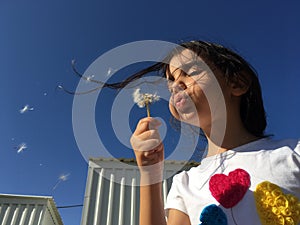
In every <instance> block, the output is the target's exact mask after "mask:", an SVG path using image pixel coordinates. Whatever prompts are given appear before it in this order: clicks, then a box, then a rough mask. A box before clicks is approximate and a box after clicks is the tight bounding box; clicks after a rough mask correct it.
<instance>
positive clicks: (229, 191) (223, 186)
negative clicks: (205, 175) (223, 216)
mask: <svg viewBox="0 0 300 225" xmlns="http://www.w3.org/2000/svg"><path fill="white" fill-rule="evenodd" d="M249 187H250V175H249V174H248V173H247V172H246V171H245V170H243V169H236V170H234V171H232V172H230V173H229V174H228V176H226V175H225V174H215V175H213V176H212V177H211V178H210V180H209V190H210V192H211V194H212V196H213V197H214V198H215V199H216V200H217V201H218V202H219V203H220V204H221V205H222V206H223V207H224V208H232V207H233V206H235V205H236V204H237V203H238V202H239V201H240V200H241V199H242V198H243V197H244V195H245V193H246V191H247V190H248V188H249Z"/></svg>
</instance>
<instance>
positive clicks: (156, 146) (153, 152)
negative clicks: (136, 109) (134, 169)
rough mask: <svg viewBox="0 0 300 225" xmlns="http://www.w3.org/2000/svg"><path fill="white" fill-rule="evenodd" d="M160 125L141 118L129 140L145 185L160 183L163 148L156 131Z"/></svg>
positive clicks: (151, 120) (154, 121) (152, 120)
mask: <svg viewBox="0 0 300 225" xmlns="http://www.w3.org/2000/svg"><path fill="white" fill-rule="evenodd" d="M160 125H161V123H160V122H159V121H158V120H157V119H154V118H151V117H146V118H143V119H141V120H140V121H139V123H138V125H137V127H136V129H135V131H134V133H133V135H132V136H131V139H130V143H131V146H132V148H133V150H134V154H135V157H136V161H137V165H138V167H139V169H140V172H141V177H142V178H143V179H144V182H142V183H145V185H146V184H153V183H157V182H160V181H162V173H163V160H164V147H163V144H162V141H161V138H160V135H159V132H158V129H157V128H158V127H159V126H160Z"/></svg>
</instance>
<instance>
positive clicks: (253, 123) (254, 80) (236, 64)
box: [181, 41, 267, 137]
mask: <svg viewBox="0 0 300 225" xmlns="http://www.w3.org/2000/svg"><path fill="white" fill-rule="evenodd" d="M181 46H182V47H185V48H187V49H190V50H192V51H193V52H195V53H196V54H197V55H198V56H199V57H200V58H202V59H203V60H204V61H205V63H206V64H207V65H208V66H209V67H210V68H211V70H214V69H217V70H218V71H220V74H221V75H222V76H224V78H225V80H226V82H227V83H235V84H237V85H245V86H247V87H248V90H247V92H246V93H245V94H243V95H242V97H241V103H240V116H241V119H242V122H243V124H244V126H245V128H246V129H247V130H248V131H249V132H250V133H251V134H253V135H255V136H257V137H264V136H265V134H264V130H265V128H266V126H267V121H266V113H265V109H264V105H263V99H262V93H261V87H260V83H259V80H258V76H257V73H256V71H255V69H254V68H253V67H252V66H251V65H250V64H249V63H248V62H247V61H246V60H245V59H243V58H242V57H241V56H240V55H238V54H237V53H235V52H234V51H232V50H230V49H229V48H226V47H224V46H221V45H219V44H215V43H210V42H205V41H190V42H185V43H182V44H181Z"/></svg>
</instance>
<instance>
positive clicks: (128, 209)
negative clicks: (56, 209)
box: [81, 158, 198, 225]
mask: <svg viewBox="0 0 300 225" xmlns="http://www.w3.org/2000/svg"><path fill="white" fill-rule="evenodd" d="M195 165H198V164H197V163H193V162H192V163H191V162H190V163H189V162H186V161H165V163H164V177H165V178H168V179H165V180H164V181H163V190H162V191H163V193H162V194H163V199H164V202H165V201H166V196H167V193H168V191H169V189H170V187H171V179H172V177H173V175H174V174H176V173H177V172H178V171H181V170H183V169H186V168H190V167H192V166H195ZM138 185H139V171H138V168H137V167H136V161H135V160H134V159H114V158H91V159H90V161H89V170H88V176H87V183H86V190H85V198H84V206H83V212H82V219H81V225H137V224H138V221H139V187H138Z"/></svg>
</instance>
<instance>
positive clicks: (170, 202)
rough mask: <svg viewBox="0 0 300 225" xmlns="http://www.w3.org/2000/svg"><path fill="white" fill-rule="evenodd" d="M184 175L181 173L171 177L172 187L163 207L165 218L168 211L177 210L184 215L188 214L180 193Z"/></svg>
mask: <svg viewBox="0 0 300 225" xmlns="http://www.w3.org/2000/svg"><path fill="white" fill-rule="evenodd" d="M184 175H185V173H184V172H182V173H180V174H177V175H175V176H174V177H173V182H172V186H171V189H170V191H169V193H168V196H167V201H166V205H165V213H166V216H168V211H169V209H177V210H179V211H182V212H184V213H185V214H188V213H187V209H186V206H185V202H184V199H183V196H184V195H183V193H182V191H183V190H184V184H185V181H184Z"/></svg>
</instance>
